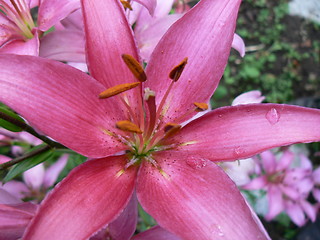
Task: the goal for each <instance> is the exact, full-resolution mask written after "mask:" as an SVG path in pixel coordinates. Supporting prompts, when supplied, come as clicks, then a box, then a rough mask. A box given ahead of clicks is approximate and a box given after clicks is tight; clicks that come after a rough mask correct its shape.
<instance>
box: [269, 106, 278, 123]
mask: <svg viewBox="0 0 320 240" xmlns="http://www.w3.org/2000/svg"><path fill="white" fill-rule="evenodd" d="M266 119H267V120H268V121H269V123H270V124H271V125H274V124H276V123H277V122H279V119H280V114H279V113H278V111H277V109H275V108H271V109H270V110H269V111H268V112H267V114H266Z"/></svg>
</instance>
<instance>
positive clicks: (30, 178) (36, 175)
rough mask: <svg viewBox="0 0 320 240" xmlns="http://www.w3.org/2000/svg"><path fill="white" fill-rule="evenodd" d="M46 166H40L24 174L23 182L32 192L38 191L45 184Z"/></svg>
mask: <svg viewBox="0 0 320 240" xmlns="http://www.w3.org/2000/svg"><path fill="white" fill-rule="evenodd" d="M44 171H45V170H44V166H43V164H38V165H37V166H35V167H33V168H30V169H29V170H27V171H25V172H24V173H23V180H24V182H25V183H26V184H27V186H28V187H29V188H31V189H32V190H38V189H40V187H41V186H42V184H43V178H44Z"/></svg>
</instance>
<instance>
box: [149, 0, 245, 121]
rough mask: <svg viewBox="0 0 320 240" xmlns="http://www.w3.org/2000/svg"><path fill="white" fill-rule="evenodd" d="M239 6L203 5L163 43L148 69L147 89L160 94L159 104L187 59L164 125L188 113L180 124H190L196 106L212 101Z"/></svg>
mask: <svg viewBox="0 0 320 240" xmlns="http://www.w3.org/2000/svg"><path fill="white" fill-rule="evenodd" d="M239 5H240V1H239V0H232V1H231V0H220V1H212V0H205V1H200V2H199V3H198V4H197V5H196V6H195V7H193V8H192V9H191V10H190V11H188V12H187V13H186V14H185V15H184V16H183V17H182V18H180V19H179V20H178V21H176V22H175V23H174V24H173V25H172V26H171V27H170V29H169V30H168V31H167V32H166V34H165V35H164V36H163V38H162V39H161V40H160V42H159V44H158V45H157V47H156V48H155V50H154V52H153V54H152V56H151V58H150V61H149V63H148V66H147V69H146V72H147V75H148V78H149V81H146V86H147V87H149V88H150V89H151V90H154V91H157V92H156V101H157V104H159V103H160V101H161V99H162V98H163V96H164V94H165V92H166V90H167V88H168V86H169V84H170V83H171V79H169V77H168V75H169V73H170V71H171V70H172V69H173V67H175V66H176V65H177V64H179V63H180V62H181V61H182V60H183V59H184V58H186V57H188V63H187V65H186V67H185V69H184V71H183V73H182V75H181V77H180V79H179V81H177V82H176V83H175V84H174V87H173V90H172V91H171V92H170V94H169V96H168V99H167V102H166V105H167V106H168V111H167V113H166V115H165V118H164V119H165V121H170V122H175V120H176V119H177V118H178V117H181V115H183V114H185V113H186V112H189V113H188V114H186V115H185V117H183V118H182V119H179V121H178V123H179V122H182V121H183V120H187V119H188V118H190V117H192V116H193V115H195V114H196V112H190V111H189V110H190V109H192V108H194V105H193V103H194V102H208V101H209V99H210V97H211V95H212V93H213V91H214V90H215V89H216V87H217V85H218V83H219V81H220V78H221V76H222V74H223V71H224V68H225V66H226V64H227V59H228V56H229V53H230V49H231V43H232V39H233V34H234V30H235V24H236V18H237V12H238V8H239ZM190 46H192V47H190ZM169 116H170V117H169Z"/></svg>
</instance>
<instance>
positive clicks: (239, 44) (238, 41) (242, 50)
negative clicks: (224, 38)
mask: <svg viewBox="0 0 320 240" xmlns="http://www.w3.org/2000/svg"><path fill="white" fill-rule="evenodd" d="M232 48H234V49H235V50H237V51H238V52H239V54H240V56H241V57H244V55H245V54H246V46H245V45H244V41H243V39H242V38H241V37H240V36H239V35H238V34H236V33H235V34H234V35H233V40H232Z"/></svg>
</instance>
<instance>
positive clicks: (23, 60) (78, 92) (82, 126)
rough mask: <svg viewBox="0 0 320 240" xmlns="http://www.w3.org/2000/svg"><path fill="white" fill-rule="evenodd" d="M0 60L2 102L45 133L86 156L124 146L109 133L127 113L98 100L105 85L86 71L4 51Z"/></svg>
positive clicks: (112, 100) (113, 102) (114, 101)
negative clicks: (4, 53) (6, 53)
mask: <svg viewBox="0 0 320 240" xmlns="http://www.w3.org/2000/svg"><path fill="white" fill-rule="evenodd" d="M0 65H1V66H2V67H1V69H0V86H1V87H0V101H2V102H3V103H5V104H7V105H8V106H10V107H11V108H13V109H14V110H15V111H16V112H18V113H20V114H21V115H22V116H23V117H25V118H26V119H27V120H28V121H29V122H30V124H31V125H32V126H34V127H35V128H36V129H39V130H40V131H41V132H43V134H46V135H48V136H50V137H52V138H53V139H55V140H56V141H58V142H60V143H62V144H64V145H65V146H66V147H68V148H71V149H72V150H74V151H76V152H79V153H80V154H82V155H85V156H90V157H104V156H108V155H110V154H114V153H116V152H117V151H121V150H123V149H124V148H125V146H124V145H123V144H122V143H119V142H118V141H117V140H116V139H114V138H113V137H112V136H110V134H108V133H107V131H110V132H115V133H120V130H117V129H116V127H115V123H116V122H117V121H119V120H123V119H124V118H125V116H124V113H123V112H122V111H121V110H120V108H119V103H118V102H117V99H116V98H110V99H107V100H106V101H103V100H100V99H98V95H99V93H101V92H102V91H104V90H105V88H104V87H103V86H101V84H99V83H98V82H97V81H95V80H94V79H93V78H91V77H90V76H88V75H87V74H85V73H83V72H81V71H79V70H76V69H74V68H72V67H69V66H67V65H66V64H62V63H58V62H56V61H50V60H46V59H42V58H35V57H28V56H14V55H11V56H10V55H2V56H1V57H0ZM13 73H14V74H13Z"/></svg>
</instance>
